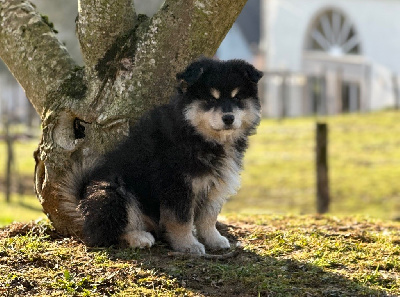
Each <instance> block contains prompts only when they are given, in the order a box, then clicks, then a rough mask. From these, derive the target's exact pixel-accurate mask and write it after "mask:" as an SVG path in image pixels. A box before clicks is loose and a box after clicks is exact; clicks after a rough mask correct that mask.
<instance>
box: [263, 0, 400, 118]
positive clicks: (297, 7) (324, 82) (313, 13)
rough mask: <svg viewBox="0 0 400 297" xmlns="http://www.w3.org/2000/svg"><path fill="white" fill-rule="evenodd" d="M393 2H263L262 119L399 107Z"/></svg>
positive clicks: (398, 31)
mask: <svg viewBox="0 0 400 297" xmlns="http://www.w3.org/2000/svg"><path fill="white" fill-rule="evenodd" d="M399 11H400V1H397V0H335V1H332V0H263V1H261V15H262V19H263V20H264V21H263V23H262V33H261V44H260V48H261V51H262V52H263V55H264V61H265V64H264V70H265V72H266V77H265V80H264V83H265V84H264V88H265V96H264V98H263V100H264V114H265V115H266V116H271V117H283V116H301V115H309V114H316V113H318V114H336V113H340V112H356V111H370V110H376V109H382V108H387V107H398V106H399V100H400V98H399V91H398V90H399V81H400V80H399V73H400V55H399V53H400V39H399V38H398V36H400V19H399V17H398V12H399Z"/></svg>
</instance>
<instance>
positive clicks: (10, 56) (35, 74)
mask: <svg viewBox="0 0 400 297" xmlns="http://www.w3.org/2000/svg"><path fill="white" fill-rule="evenodd" d="M0 57H1V59H2V60H3V61H4V62H5V63H6V65H7V66H8V67H9V69H10V70H11V72H12V74H13V75H14V77H15V78H16V79H17V80H18V82H19V83H20V85H21V86H22V87H23V88H24V90H25V93H26V95H27V97H28V98H29V100H30V101H31V103H32V105H33V106H34V107H35V109H36V111H37V112H38V113H39V114H42V112H43V110H44V107H45V105H49V104H51V102H48V101H49V100H53V99H55V98H54V97H52V96H48V95H49V94H50V93H52V92H53V93H54V91H55V90H57V89H58V88H59V86H60V85H61V84H62V82H63V81H64V80H65V78H67V77H68V76H69V75H70V73H71V71H72V70H73V69H74V68H75V67H76V64H75V62H74V61H73V60H72V58H71V57H70V55H69V54H68V52H67V50H66V48H65V47H64V46H63V45H62V44H61V43H60V42H59V41H58V39H57V38H56V36H55V34H54V32H53V30H52V28H51V27H50V26H49V25H48V24H47V23H46V21H45V20H44V19H43V18H42V17H41V15H40V14H38V13H37V12H36V11H35V9H34V7H33V6H32V5H31V4H30V2H28V1H26V0H0ZM50 97H51V99H50Z"/></svg>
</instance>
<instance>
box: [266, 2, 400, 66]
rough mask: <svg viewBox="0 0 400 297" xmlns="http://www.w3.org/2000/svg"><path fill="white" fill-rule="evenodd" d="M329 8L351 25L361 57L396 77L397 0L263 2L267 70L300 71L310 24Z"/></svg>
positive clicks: (399, 47)
mask: <svg viewBox="0 0 400 297" xmlns="http://www.w3.org/2000/svg"><path fill="white" fill-rule="evenodd" d="M329 8H338V9H339V10H341V11H342V12H343V13H344V15H346V16H348V18H349V19H350V20H351V21H352V22H353V24H354V26H355V28H356V30H357V32H358V34H359V36H360V38H361V51H362V54H363V55H364V56H366V57H368V58H369V60H370V61H371V62H372V63H379V64H381V65H382V66H385V67H387V68H389V69H390V70H392V71H394V72H396V73H400V55H399V53H400V17H399V16H400V1H398V0H264V1H263V14H264V15H265V16H266V20H265V22H264V24H265V26H266V28H264V30H266V32H267V34H266V36H265V40H264V42H265V44H264V47H265V46H266V47H267V57H266V62H267V67H268V69H270V70H282V69H285V70H292V71H300V70H301V67H302V52H303V49H304V42H305V40H306V34H307V30H308V27H309V26H310V24H311V20H313V18H314V17H315V16H317V15H318V13H319V12H322V11H324V10H325V9H329Z"/></svg>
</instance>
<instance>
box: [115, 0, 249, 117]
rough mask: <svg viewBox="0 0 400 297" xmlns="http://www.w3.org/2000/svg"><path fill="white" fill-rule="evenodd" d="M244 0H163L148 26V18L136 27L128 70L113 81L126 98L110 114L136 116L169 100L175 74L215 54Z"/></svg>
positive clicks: (174, 81)
mask: <svg viewBox="0 0 400 297" xmlns="http://www.w3.org/2000/svg"><path fill="white" fill-rule="evenodd" d="M246 2H247V0H236V1H230V0H166V1H165V3H164V5H163V7H162V8H161V9H160V10H159V11H158V12H157V13H156V14H155V15H154V16H153V17H152V18H151V19H150V20H149V22H147V26H145V23H146V22H144V23H143V24H142V25H140V26H138V28H137V30H136V38H137V40H136V46H135V48H134V52H132V53H131V55H132V58H131V59H132V67H130V69H131V74H130V75H127V76H125V80H124V79H123V78H122V81H120V82H119V83H118V84H116V86H117V87H119V88H120V89H122V90H123V91H121V90H117V93H120V94H121V97H124V98H123V100H120V101H119V102H116V101H114V103H111V104H112V105H109V106H108V112H109V113H110V114H111V113H113V114H114V116H116V115H118V114H120V115H126V114H131V115H132V114H134V115H135V114H136V116H138V115H140V114H141V113H142V112H143V111H145V110H146V109H149V108H151V107H152V106H154V105H155V104H159V103H163V102H166V101H168V100H169V97H170V96H171V94H172V93H173V88H174V86H175V84H176V80H175V75H176V73H177V72H179V71H182V70H183V69H184V67H185V66H186V65H187V64H188V63H189V62H191V61H192V60H193V59H195V58H198V57H199V56H200V55H205V56H209V57H212V56H213V55H214V54H215V52H216V50H217V49H218V46H219V44H220V43H221V42H222V40H223V39H224V37H225V35H226V34H227V33H228V31H229V29H230V28H231V27H232V24H233V22H234V21H235V19H236V17H237V16H238V15H239V13H240V12H241V10H242V8H243V7H244V5H245V4H246ZM117 104H118V106H117ZM113 105H115V106H113ZM132 110H134V111H139V112H136V113H132V112H131V111H132Z"/></svg>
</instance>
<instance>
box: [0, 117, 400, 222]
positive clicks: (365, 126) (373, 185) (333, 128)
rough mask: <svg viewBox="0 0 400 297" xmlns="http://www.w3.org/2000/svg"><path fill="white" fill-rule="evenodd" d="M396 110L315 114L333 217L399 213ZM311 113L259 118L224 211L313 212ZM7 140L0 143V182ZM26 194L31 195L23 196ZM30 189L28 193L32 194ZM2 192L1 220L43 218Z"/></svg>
mask: <svg viewBox="0 0 400 297" xmlns="http://www.w3.org/2000/svg"><path fill="white" fill-rule="evenodd" d="M399 116H400V112H395V111H385V112H378V113H371V114H351V115H341V116H336V117H329V118H325V119H321V118H320V119H319V120H321V121H326V122H327V123H328V125H329V166H330V171H329V176H330V192H331V207H330V213H331V214H334V215H341V214H344V215H349V214H362V215H368V216H372V217H377V218H383V219H396V218H399V217H400V182H399V178H400V121H399ZM315 122H316V118H299V119H285V120H280V121H277V120H270V119H268V120H263V121H262V123H261V125H260V127H259V129H258V133H257V135H255V136H252V137H251V141H250V148H249V150H248V152H247V154H246V156H245V162H244V171H243V174H242V187H241V189H240V190H239V192H238V194H237V195H236V196H235V197H232V198H231V199H230V200H229V202H228V203H227V204H226V205H225V206H224V209H223V212H225V213H249V214H256V213H257V214H262V213H269V214H275V213H278V214H285V213H290V214H310V213H311V214H312V213H315V211H316V210H315V209H316V208H315V169H314V167H315V164H314V158H315V156H314V146H315V142H314V138H315V134H314V129H315ZM37 143H38V140H33V141H32V140H31V141H28V142H18V143H17V145H16V164H15V165H16V172H17V175H18V178H20V179H27V180H28V182H30V181H32V189H33V169H34V161H33V157H32V153H33V151H34V150H35V148H36V147H37ZM3 152H5V145H4V143H0V181H3V178H4V172H3V171H4V170H3V168H4V165H3V164H5V154H4V153H3ZM26 194H28V193H26ZM31 194H33V191H32V192H31ZM1 195H2V193H0V224H2V225H4V224H7V223H9V222H11V221H13V220H16V221H29V220H31V219H36V218H38V217H44V215H43V214H42V212H41V211H40V205H39V203H38V201H37V199H36V198H35V197H34V196H33V195H25V196H24V197H23V198H19V196H18V195H16V194H15V195H13V197H12V203H11V204H10V205H6V204H5V202H4V198H3V197H2V196H1Z"/></svg>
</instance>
